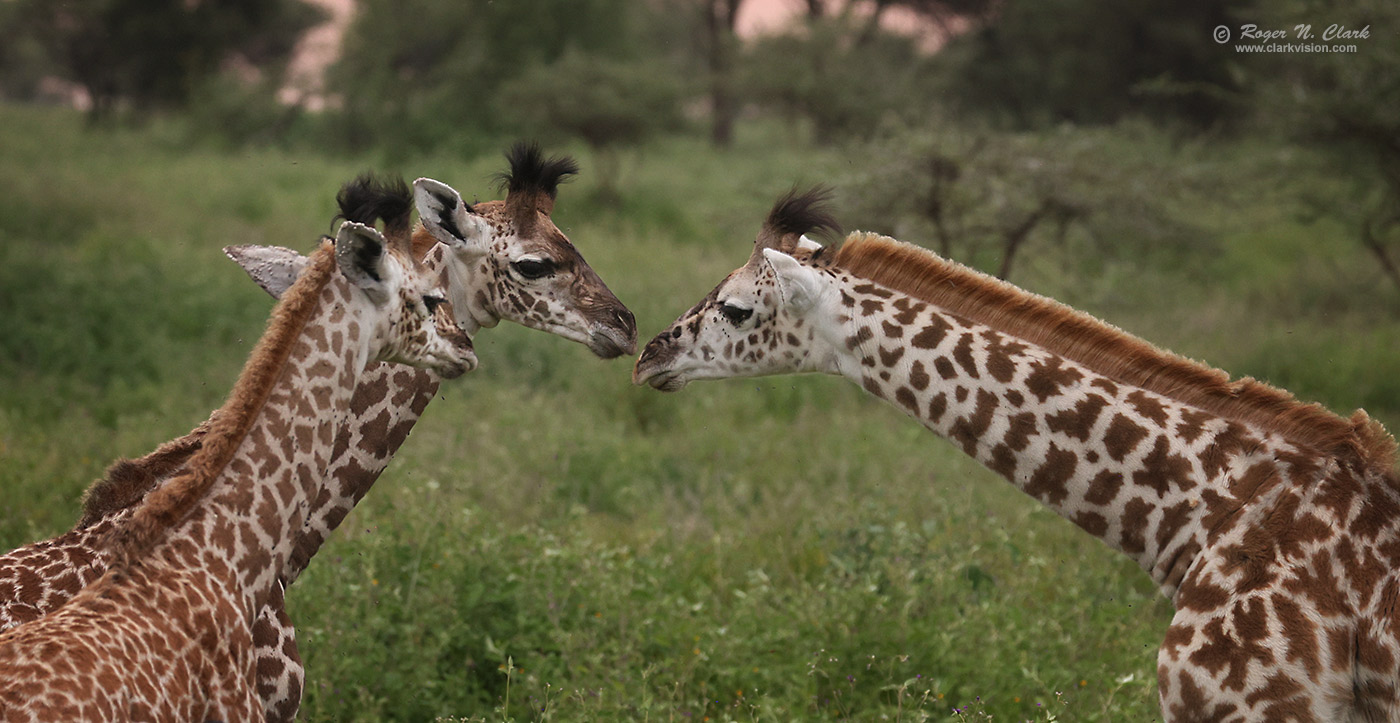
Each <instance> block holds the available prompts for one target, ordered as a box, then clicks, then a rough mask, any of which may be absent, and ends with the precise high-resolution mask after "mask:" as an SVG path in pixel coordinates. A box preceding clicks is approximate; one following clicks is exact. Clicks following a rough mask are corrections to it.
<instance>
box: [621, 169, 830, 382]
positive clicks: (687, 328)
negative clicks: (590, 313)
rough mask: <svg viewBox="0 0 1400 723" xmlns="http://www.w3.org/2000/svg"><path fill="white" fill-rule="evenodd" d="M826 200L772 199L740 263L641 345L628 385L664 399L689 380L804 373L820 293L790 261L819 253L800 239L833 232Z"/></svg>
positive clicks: (809, 195)
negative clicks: (748, 252) (809, 317)
mask: <svg viewBox="0 0 1400 723" xmlns="http://www.w3.org/2000/svg"><path fill="white" fill-rule="evenodd" d="M829 197H830V192H829V191H827V190H826V189H824V188H820V187H818V188H815V189H812V190H811V191H808V192H806V193H802V194H798V193H797V192H796V191H795V190H794V191H792V192H789V193H788V194H787V195H785V196H783V197H782V198H780V199H778V202H777V203H776V204H774V206H773V210H772V211H770V212H769V213H768V219H767V221H766V222H765V223H764V225H763V230H762V231H760V232H759V234H758V238H757V240H755V241H754V249H753V253H752V255H750V256H749V260H748V263H746V264H744V265H743V266H741V267H739V268H738V269H736V270H735V271H733V272H732V273H730V274H729V276H727V277H726V278H725V279H724V281H722V282H720V284H719V286H716V287H715V288H714V290H713V291H711V292H710V294H709V295H708V296H706V297H705V298H704V299H702V300H701V301H700V303H698V304H696V305H695V306H694V307H692V308H691V309H690V311H687V312H685V313H684V314H682V315H681V316H680V318H679V319H676V321H675V323H673V324H672V325H671V326H670V327H669V328H667V329H666V330H665V331H663V332H661V333H660V334H657V335H656V337H655V338H653V339H652V340H651V341H650V342H648V343H647V345H646V348H645V349H643V350H642V355H641V357H640V358H638V359H637V365H636V367H635V368H634V369H633V371H632V381H633V383H635V384H649V385H651V386H652V387H654V388H656V389H660V390H662V391H668V392H669V391H676V390H678V389H680V388H682V387H684V386H685V385H686V384H688V383H690V382H691V381H692V380H695V379H727V378H731V377H754V376H764V375H769V374H785V373H791V372H800V371H809V370H811V368H812V367H811V355H812V353H813V346H812V341H813V339H814V336H813V333H812V332H813V326H812V325H811V324H808V323H807V319H806V317H807V315H808V312H809V311H810V310H811V309H812V308H813V306H814V305H815V304H816V303H817V302H818V300H819V299H820V297H821V295H822V291H823V288H824V287H823V285H822V283H821V280H820V278H819V275H818V272H816V271H814V270H813V269H812V268H811V267H808V266H805V265H803V264H802V263H800V262H799V261H798V260H797V259H796V258H794V255H796V256H804V255H809V254H811V253H812V251H814V250H816V249H818V248H820V246H818V245H817V244H816V243H815V242H813V241H811V240H809V239H807V238H806V237H805V236H804V235H803V234H806V233H808V232H811V231H820V230H835V229H836V228H837V224H836V220H835V219H834V218H833V217H832V216H831V214H830V212H829V211H827V209H826V203H827V200H828V198H829Z"/></svg>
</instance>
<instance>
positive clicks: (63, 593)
mask: <svg viewBox="0 0 1400 723" xmlns="http://www.w3.org/2000/svg"><path fill="white" fill-rule="evenodd" d="M517 168H518V166H517ZM420 185H423V184H421V182H420ZM444 189H445V190H444ZM434 191H435V192H436V193H438V194H439V195H446V194H449V193H450V198H451V199H452V200H453V203H452V205H449V206H447V210H448V211H451V210H452V209H453V207H454V206H456V205H458V204H460V197H457V195H456V192H455V191H452V190H451V189H450V188H449V187H447V186H445V185H442V184H438V185H437V186H434ZM511 203H512V200H511V197H509V196H508V197H507V200H506V201H505V202H486V203H479V204H476V205H475V207H474V209H473V211H474V213H475V214H476V215H478V216H480V217H481V219H482V220H484V221H485V226H486V228H487V229H489V233H490V241H489V243H488V246H489V248H490V254H489V255H488V256H486V257H479V256H477V255H473V254H466V255H464V256H465V257H466V258H462V257H458V256H455V255H453V254H452V252H451V250H450V247H449V246H447V245H446V244H437V243H435V241H433V240H432V239H433V235H432V232H429V231H427V230H426V229H420V230H419V232H418V233H417V234H416V235H415V245H416V246H418V247H419V248H425V249H427V251H426V256H425V258H424V259H423V262H422V263H423V265H424V267H425V270H426V273H428V274H429V275H432V276H435V277H438V278H441V280H442V281H443V284H444V289H445V291H446V292H447V295H448V297H449V298H450V299H452V300H453V307H454V308H461V309H468V310H470V312H469V313H468V314H462V315H460V316H459V318H458V321H459V324H460V326H461V327H462V328H463V331H465V332H468V333H470V334H474V333H475V332H476V330H477V329H479V328H480V326H481V325H483V324H485V325H487V326H493V325H494V324H495V323H496V322H497V321H498V320H499V319H507V320H510V321H514V322H516V323H521V324H523V325H526V326H530V327H532V328H537V329H542V330H546V331H550V332H551V333H555V334H559V335H561V336H565V337H566V338H570V339H574V340H577V341H580V342H582V343H585V344H587V345H588V346H589V347H590V349H592V350H593V351H594V352H595V354H597V355H599V356H601V357H604V358H607V357H611V356H616V355H618V354H622V353H631V352H632V351H634V350H635V345H636V323H635V320H634V318H633V316H632V313H631V311H630V310H628V309H627V308H626V307H625V306H624V305H623V304H622V303H621V302H620V301H618V300H617V298H616V297H615V296H614V295H613V294H612V292H611V290H609V289H608V288H607V286H606V285H605V284H604V283H603V281H602V280H601V279H599V278H598V277H597V275H596V273H594V272H593V271H592V269H591V267H589V266H588V264H587V262H586V261H584V259H583V257H582V256H581V255H579V253H578V252H577V250H575V249H574V247H573V246H572V244H570V243H568V240H567V238H566V237H564V235H563V234H562V233H561V232H560V231H559V229H558V228H557V227H556V226H555V225H554V224H553V222H552V221H550V220H549V218H548V215H547V214H546V213H544V212H543V211H540V210H538V209H537V210H536V213H538V214H539V217H538V218H537V219H536V220H535V222H534V223H532V224H530V228H531V229H532V230H531V231H529V232H526V233H521V232H519V231H518V230H517V228H518V226H517V223H516V221H515V219H514V218H513V214H511V213H509V212H508V209H509V207H510V205H511ZM517 203H518V201H517ZM420 205H421V204H420ZM463 205H464V204H463ZM425 211H426V213H427V214H431V213H433V211H432V209H425ZM464 225H465V224H464ZM230 255H231V256H233V257H234V258H235V260H237V261H239V263H241V264H243V265H244V266H245V268H247V269H248V270H249V272H250V274H252V275H253V276H254V278H255V279H256V280H258V282H259V283H260V284H262V285H263V286H264V287H265V288H267V289H268V290H269V291H270V292H272V293H273V294H274V295H280V294H281V292H282V291H283V290H284V289H285V283H286V281H287V280H289V279H291V278H293V277H294V276H295V273H294V270H295V269H297V268H300V266H301V265H303V264H304V263H305V259H304V258H303V257H300V256H297V255H295V254H294V253H293V252H287V251H285V250H281V249H270V248H248V247H240V248H238V249H230ZM522 258H524V259H530V260H534V261H539V260H548V261H549V262H550V266H551V268H552V271H551V272H550V273H549V274H547V275H544V276H540V277H538V278H534V279H525V278H523V277H521V276H520V275H519V273H518V272H515V271H514V270H513V269H512V266H513V264H514V263H515V262H518V261H519V260H520V259H522ZM454 267H455V268H454ZM478 292H480V293H478ZM471 299H478V301H477V302H476V303H472V302H471V301H469V300H471ZM437 389H438V378H437V377H436V376H435V375H433V374H432V373H431V372H428V371H424V370H420V369H415V368H412V367H408V366H404V365H395V364H372V365H371V366H370V367H369V368H368V369H367V370H366V371H365V372H364V374H363V375H362V376H361V378H360V380H359V383H358V385H357V386H356V388H355V391H354V394H353V396H352V397H351V399H350V404H349V415H348V418H347V422H346V424H345V425H344V427H343V428H342V429H341V431H340V432H339V434H338V435H337V437H336V440H335V445H334V449H333V450H332V453H331V462H330V465H329V467H328V468H327V469H326V473H325V476H324V485H323V486H322V487H321V488H320V489H319V491H318V492H317V494H316V496H315V498H314V499H313V500H312V501H311V505H310V508H309V510H308V512H307V515H306V524H305V526H304V528H303V530H302V532H301V534H300V535H299V536H298V538H297V541H296V544H295V546H294V547H293V548H292V551H291V554H290V556H289V557H288V559H287V563H286V565H285V566H284V570H283V575H282V582H283V584H285V585H291V584H292V583H293V582H294V581H295V580H296V579H297V577H298V576H300V574H301V572H302V571H303V570H305V568H306V566H307V564H309V562H310V560H311V558H312V557H314V556H315V554H316V552H317V551H318V550H319V549H320V547H321V546H322V545H323V544H324V543H325V541H326V539H327V538H328V537H329V535H330V534H331V532H332V531H334V530H335V529H336V527H337V526H339V524H340V523H341V522H342V521H343V520H344V519H345V517H346V516H347V515H348V514H349V513H350V511H351V510H352V509H353V508H354V506H355V505H356V504H357V503H358V502H359V501H360V500H361V499H363V497H364V495H365V494H366V493H368V491H369V490H370V488H371V487H372V486H373V484H374V482H375V481H376V480H377V479H378V478H379V475H380V474H381V473H382V472H383V470H384V469H385V468H386V467H387V466H388V464H389V462H390V461H391V460H392V458H393V456H394V454H395V453H396V452H397V450H398V448H399V447H400V446H401V445H402V444H403V442H404V441H405V440H406V439H407V437H408V434H409V432H410V431H411V430H412V428H413V426H414V424H415V423H416V422H417V420H418V418H419V416H420V415H421V414H422V413H423V411H424V409H425V408H426V406H427V404H428V402H429V401H431V400H432V398H433V396H434V395H435V394H436V392H437ZM205 426H207V423H206V425H202V426H201V427H200V428H199V429H197V430H196V431H194V432H192V433H191V434H189V435H186V436H185V437H182V438H180V439H178V440H174V441H172V442H169V443H166V444H165V445H162V446H161V447H160V448H159V449H157V450H156V451H154V452H152V453H151V454H150V455H147V456H146V457H144V458H141V459H138V460H134V461H129V462H123V463H119V464H118V465H116V466H114V468H113V470H112V471H110V472H109V477H110V476H111V475H112V474H116V473H125V474H128V475H130V476H135V477H138V478H139V481H137V482H135V483H134V485H133V486H134V488H135V489H134V493H131V494H129V495H128V496H129V497H130V498H129V499H125V498H124V499H119V500H114V501H107V502H106V503H105V504H104V505H102V506H99V507H98V509H97V510H96V511H90V512H89V514H88V515H86V516H85V518H84V519H83V520H82V521H80V523H79V525H78V526H77V527H75V528H74V529H73V530H72V531H70V532H68V533H65V534H63V535H60V536H59V537H56V538H53V539H51V540H47V541H43V542H39V543H34V544H32V545H28V546H26V547H21V548H19V549H17V550H14V551H12V552H11V553H9V554H7V555H5V556H3V557H0V630H3V629H5V628H8V627H12V626H14V625H18V624H20V623H22V622H27V621H28V620H32V619H35V618H37V617H39V616H40V615H42V614H44V613H46V612H48V611H50V610H53V609H54V608H56V607H58V606H59V605H61V604H63V603H64V602H66V601H67V600H68V599H70V598H71V597H72V596H73V595H75V594H76V593H77V592H78V591H79V590H81V589H82V588H83V587H84V586H86V585H87V584H89V583H91V582H92V581H94V580H96V579H97V578H99V577H100V576H101V575H102V574H103V573H104V572H105V571H106V569H107V568H108V566H109V565H110V564H111V561H112V550H111V549H110V548H109V547H108V546H107V545H106V544H105V540H106V538H107V536H108V535H109V534H110V531H111V530H112V529H113V528H114V527H115V526H118V525H120V524H122V523H123V521H124V520H126V519H127V518H128V517H129V516H130V514H131V508H130V505H131V504H134V503H135V502H136V501H138V500H139V499H140V497H141V496H143V495H144V494H145V493H146V492H148V491H149V490H150V489H151V488H153V487H155V486H156V485H158V484H160V483H161V482H162V481H164V480H166V479H168V478H169V477H170V476H171V474H172V473H174V472H177V471H178V470H179V469H180V468H181V467H182V466H183V465H184V463H185V461H186V460H187V459H188V458H189V456H190V455H191V454H193V453H194V452H195V451H197V450H198V449H199V442H200V440H201V439H202V436H203V433H204V429H205ZM97 489H101V486H100V485H98V486H95V487H94V490H97ZM252 635H253V643H254V646H255V653H256V658H257V663H256V668H257V686H258V694H259V697H260V698H261V701H262V705H263V707H264V708H265V710H266V715H267V720H268V721H270V722H271V721H291V720H293V719H294V718H295V717H296V712H297V710H298V708H299V706H300V700H301V694H302V690H303V688H304V680H305V671H304V668H303V667H302V663H301V658H300V655H299V652H298V648H297V643H296V636H295V629H294V627H293V626H292V623H291V620H290V618H289V617H288V616H287V613H286V610H285V607H284V605H283V603H282V598H281V595H280V589H279V594H278V595H277V596H275V597H274V599H272V600H271V601H270V602H269V604H268V605H266V606H264V608H263V610H262V612H261V613H260V614H259V615H258V618H257V620H256V622H255V624H254V626H253V630H252Z"/></svg>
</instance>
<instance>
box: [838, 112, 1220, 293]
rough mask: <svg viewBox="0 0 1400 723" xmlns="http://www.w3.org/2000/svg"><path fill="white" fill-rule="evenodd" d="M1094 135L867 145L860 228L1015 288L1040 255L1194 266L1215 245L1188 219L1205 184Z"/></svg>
mask: <svg viewBox="0 0 1400 723" xmlns="http://www.w3.org/2000/svg"><path fill="white" fill-rule="evenodd" d="M1123 143H1124V142H1123V141H1122V140H1119V141H1117V142H1115V141H1114V140H1113V139H1112V138H1111V137H1110V136H1109V135H1108V134H1103V133H1096V132H1092V131H1084V130H1081V131H1077V132H1073V133H1058V132H1056V133H1049V134H1009V133H997V134H995V135H993V134H991V133H988V132H986V131H983V130H980V129H976V128H972V129H969V128H966V127H963V126H960V125H958V124H956V123H952V122H948V121H946V120H939V119H930V120H929V122H928V123H927V126H926V127H922V128H921V129H919V130H914V131H903V132H894V133H891V134H889V135H888V136H886V137H883V138H880V139H877V140H875V141H873V142H871V143H870V144H868V145H867V146H866V150H865V153H864V158H866V159H867V170H865V171H863V172H862V173H861V174H859V175H858V176H856V177H853V178H852V179H851V180H850V183H848V184H845V185H846V187H847V188H848V190H847V193H846V195H847V200H848V202H849V203H848V207H849V208H850V211H851V217H852V221H853V225H856V226H858V227H861V228H869V229H872V230H875V231H878V232H881V233H887V234H891V235H894V236H896V237H898V238H900V239H901V240H905V241H913V242H916V243H921V244H926V245H930V246H933V247H934V248H935V249H936V250H937V251H938V252H939V253H940V254H941V255H943V256H944V257H945V258H952V259H956V260H959V261H962V262H963V263H967V264H969V265H974V266H979V267H984V268H988V269H989V270H991V271H993V272H994V273H995V274H996V275H997V276H998V277H999V278H1002V279H1009V278H1010V277H1011V276H1012V274H1013V273H1014V272H1015V270H1016V268H1017V263H1018V262H1019V261H1021V260H1022V259H1024V258H1025V257H1026V255H1027V254H1028V253H1030V252H1032V251H1035V250H1037V249H1039V250H1040V251H1049V250H1051V249H1062V248H1065V247H1067V246H1068V245H1069V244H1071V242H1073V243H1074V244H1076V246H1075V247H1074V248H1075V249H1076V251H1075V252H1074V253H1075V254H1076V255H1077V256H1078V257H1081V258H1083V257H1090V258H1100V259H1102V258H1108V257H1112V256H1115V255H1117V256H1120V257H1121V256H1125V255H1127V254H1132V255H1134V256H1138V257H1141V256H1147V255H1152V256H1155V257H1157V258H1158V259H1160V260H1162V261H1166V260H1167V259H1169V258H1172V257H1181V258H1189V257H1190V256H1191V255H1192V254H1191V253H1188V251H1196V250H1198V249H1197V248H1196V247H1197V246H1199V245H1201V244H1204V243H1208V239H1209V236H1208V234H1206V233H1204V232H1203V231H1202V230H1201V229H1198V228H1195V227H1194V226H1192V225H1191V224H1190V223H1189V222H1187V221H1184V220H1182V219H1180V218H1178V217H1177V216H1176V215H1175V214H1174V213H1173V211H1172V210H1171V208H1170V204H1171V203H1172V202H1173V201H1174V200H1175V199H1177V198H1180V197H1184V196H1188V195H1190V194H1193V193H1199V192H1200V190H1199V189H1197V188H1196V187H1195V184H1196V182H1195V181H1194V180H1192V179H1189V178H1185V177H1177V176H1175V175H1174V174H1172V173H1170V172H1167V171H1164V170H1163V169H1161V168H1156V167H1154V166H1153V164H1152V163H1151V161H1150V156H1142V157H1134V155H1133V150H1132V147H1131V145H1129V146H1128V147H1127V148H1125V147H1123Z"/></svg>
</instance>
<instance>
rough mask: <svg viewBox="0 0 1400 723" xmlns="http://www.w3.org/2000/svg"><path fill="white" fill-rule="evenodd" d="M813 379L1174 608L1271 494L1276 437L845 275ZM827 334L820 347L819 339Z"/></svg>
mask: <svg viewBox="0 0 1400 723" xmlns="http://www.w3.org/2000/svg"><path fill="white" fill-rule="evenodd" d="M832 276H833V278H834V280H835V285H836V291H837V292H839V293H834V294H830V295H828V301H827V303H826V304H825V305H824V307H825V312H824V314H825V317H826V322H825V323H824V324H818V325H817V326H818V327H819V329H818V330H814V331H813V332H811V333H812V336H813V338H814V342H816V343H814V345H813V348H815V349H820V350H824V351H822V352H819V353H818V354H816V355H815V356H813V357H812V358H811V359H809V365H810V366H811V367H812V368H814V369H815V370H820V371H826V372H830V373H836V374H840V375H842V376H845V377H846V378H848V379H850V380H851V381H853V382H855V383H856V384H859V385H860V386H861V387H863V388H864V389H866V390H867V391H868V392H870V393H871V394H874V395H875V396H877V397H880V398H881V399H884V400H886V401H888V402H889V403H890V404H892V405H894V406H895V407H897V408H899V409H901V410H903V411H904V412H905V413H907V414H909V415H911V416H913V417H915V418H916V419H918V420H919V421H920V422H922V423H923V424H924V426H926V427H927V428H929V429H930V430H932V431H933V432H935V433H937V434H939V435H941V436H943V437H945V438H947V439H949V440H950V441H952V442H953V443H954V444H956V445H957V446H958V447H959V448H960V449H962V450H963V451H964V452H965V453H967V454H968V455H970V456H972V457H974V458H975V459H977V460H978V461H979V462H981V463H982V464H984V465H985V466H987V467H988V468H990V469H991V470H992V471H994V472H996V473H997V474H999V475H1001V476H1002V477H1004V478H1005V479H1007V480H1008V481H1010V482H1011V483H1012V484H1014V485H1016V486H1017V487H1018V488H1020V489H1021V490H1022V491H1023V492H1025V493H1026V494H1028V495H1030V496H1032V497H1034V498H1035V499H1037V500H1039V501H1040V502H1042V503H1044V504H1045V505H1046V506H1048V507H1050V508H1051V509H1053V510H1055V511H1056V512H1057V513H1059V514H1060V515H1061V516H1062V517H1064V518H1066V519H1067V520H1069V521H1071V522H1073V523H1074V524H1076V525H1078V526H1079V527H1080V528H1082V529H1083V530H1085V531H1086V532H1088V533H1089V534H1090V535H1093V536H1095V537H1097V538H1099V539H1101V540H1103V541H1104V542H1105V543H1106V544H1108V545H1109V546H1111V547H1113V548H1115V549H1117V550H1120V551H1121V552H1123V553H1124V554H1126V555H1128V556H1129V557H1131V558H1133V559H1134V560H1135V561H1136V562H1137V563H1138V564H1139V565H1140V566H1141V567H1142V568H1143V569H1144V570H1145V571H1147V572H1148V573H1149V574H1150V575H1151V576H1152V578H1153V580H1154V581H1156V583H1157V584H1158V586H1159V588H1160V589H1161V591H1162V592H1163V594H1165V595H1167V596H1168V597H1169V598H1171V597H1173V596H1174V594H1175V591H1176V589H1177V587H1178V585H1179V584H1180V582H1181V579H1182V577H1183V576H1184V575H1185V574H1186V572H1187V570H1188V569H1189V567H1190V565H1191V564H1192V562H1193V561H1194V560H1195V559H1196V557H1197V553H1198V552H1199V551H1200V550H1201V549H1202V547H1203V546H1205V545H1207V544H1209V542H1210V541H1211V535H1210V533H1211V531H1212V530H1213V529H1216V528H1217V527H1219V526H1220V524H1221V523H1222V522H1223V521H1225V520H1227V519H1229V518H1230V517H1231V516H1232V515H1235V514H1236V513H1238V511H1239V510H1240V509H1241V507H1243V506H1244V505H1245V504H1246V503H1248V502H1250V501H1251V500H1253V499H1256V498H1258V497H1260V496H1266V495H1268V494H1269V493H1270V491H1271V489H1270V488H1271V486H1272V485H1273V484H1274V483H1275V482H1276V481H1277V480H1278V479H1279V469H1278V467H1277V465H1279V464H1287V463H1288V462H1287V461H1279V462H1276V461H1274V460H1276V459H1277V460H1290V459H1291V460H1292V461H1293V462H1294V463H1298V464H1302V462H1301V458H1300V456H1299V455H1296V454H1294V453H1293V450H1292V448H1291V447H1290V446H1289V445H1288V444H1287V443H1285V442H1283V441H1282V440H1280V439H1278V438H1276V437H1274V436H1270V435H1265V434H1262V433H1260V432H1258V431H1256V430H1254V429H1252V428H1250V427H1248V426H1246V425H1244V424H1241V423H1237V422H1234V421H1230V420H1227V419H1224V418H1221V417H1219V416H1215V415H1212V414H1207V413H1205V412H1202V411H1200V410H1198V409H1195V408H1192V407H1190V406H1188V405H1185V404H1181V403H1178V402H1176V401H1174V400H1172V399H1169V398H1166V397H1164V396H1162V395H1159V394H1155V393H1153V392H1149V391H1146V390H1144V389H1140V388H1137V387H1134V386H1131V385H1127V384H1123V383H1120V382H1115V381H1114V380H1112V379H1110V378H1108V377H1106V376H1104V375H1102V374H1099V373H1096V372H1095V371H1093V370H1092V369H1089V368H1087V367H1086V366H1084V365H1081V364H1077V363H1074V362H1072V361H1069V360H1067V359H1065V358H1063V357H1060V356H1057V355H1056V354H1053V353H1051V352H1049V351H1047V350H1046V349H1044V348H1042V347H1039V346H1036V345H1034V344H1031V343H1028V342H1023V341H1020V340H1019V339H1017V338H1014V337H1012V336H1010V335H1008V334H1004V333H1001V332H999V331H998V330H996V329H994V328H991V327H990V326H986V325H982V324H978V323H974V322H972V321H969V320H967V319H965V318H962V317H959V316H956V315H952V314H948V313H946V312H943V311H941V310H939V309H938V308H936V307H934V306H933V305H932V304H928V303H925V302H923V301H920V300H917V299H914V298H911V297H908V296H904V295H902V294H900V293H898V292H894V291H891V290H889V289H887V288H884V287H881V286H877V285H875V284H871V283H869V282H866V281H864V280H863V279H859V278H855V277H851V276H849V275H846V274H844V273H840V272H833V273H832ZM816 337H823V339H820V340H818V339H816Z"/></svg>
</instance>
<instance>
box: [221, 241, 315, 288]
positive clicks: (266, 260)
mask: <svg viewBox="0 0 1400 723" xmlns="http://www.w3.org/2000/svg"><path fill="white" fill-rule="evenodd" d="M224 255H225V256H227V257H229V258H230V259H233V261H234V263H236V264H238V265H239V266H242V267H243V270H244V271H246V272H247V273H248V276H249V277H251V278H252V279H253V281H255V282H257V284H258V286H261V287H262V289H263V291H266V292H267V293H269V294H272V298H274V299H280V298H282V294H283V292H285V291H286V290H287V289H288V288H289V287H291V285H292V282H294V281H296V280H297V277H298V276H301V270H302V269H304V268H306V257H305V256H302V255H301V254H299V253H297V252H295V251H293V250H291V249H285V248H282V247H281V246H255V245H252V244H245V245H242V246H225V247H224Z"/></svg>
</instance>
